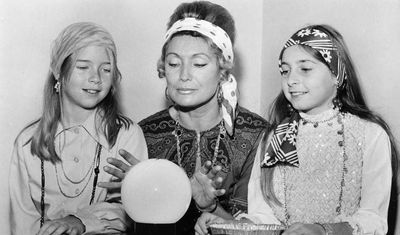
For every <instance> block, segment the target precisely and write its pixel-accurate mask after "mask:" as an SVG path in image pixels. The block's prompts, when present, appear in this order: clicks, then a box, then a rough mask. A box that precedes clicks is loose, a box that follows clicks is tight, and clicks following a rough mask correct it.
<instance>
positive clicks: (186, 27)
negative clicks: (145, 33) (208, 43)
mask: <svg viewBox="0 0 400 235" xmlns="http://www.w3.org/2000/svg"><path fill="white" fill-rule="evenodd" d="M180 31H195V32H198V33H200V34H202V35H204V36H206V37H208V38H210V39H211V40H212V41H213V42H214V43H215V45H217V47H218V48H219V49H221V51H222V54H223V56H224V58H225V60H227V61H229V62H231V63H233V49H232V41H231V39H230V37H229V35H228V34H227V33H226V32H225V31H224V30H223V29H221V28H220V27H218V26H216V25H214V24H212V23H210V22H208V21H206V20H199V19H196V18H190V17H189V18H184V19H181V20H178V21H176V22H175V23H174V24H173V25H172V26H171V28H169V29H168V31H167V33H166V34H165V41H168V40H169V39H170V38H171V37H172V35H174V34H175V33H177V32H180Z"/></svg>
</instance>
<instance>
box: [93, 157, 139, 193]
mask: <svg viewBox="0 0 400 235" xmlns="http://www.w3.org/2000/svg"><path fill="white" fill-rule="evenodd" d="M118 153H119V155H121V157H122V158H124V159H125V160H126V162H124V161H122V160H119V159H117V158H113V157H109V158H107V162H108V163H110V164H111V165H113V166H114V167H110V166H105V167H104V171H105V172H107V173H108V174H110V175H112V176H114V177H116V179H115V180H113V181H110V182H99V183H98V184H97V185H98V186H99V187H102V188H107V189H120V188H121V185H122V180H123V179H124V178H125V175H126V173H127V172H128V171H129V170H130V169H131V168H132V167H133V166H134V165H136V164H138V163H139V162H140V161H139V160H138V159H137V158H135V157H134V156H133V155H132V154H130V153H129V152H127V151H126V150H124V149H120V150H119V151H118Z"/></svg>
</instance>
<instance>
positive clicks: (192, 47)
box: [166, 35, 213, 56]
mask: <svg viewBox="0 0 400 235" xmlns="http://www.w3.org/2000/svg"><path fill="white" fill-rule="evenodd" d="M166 53H167V54H169V53H174V54H177V55H179V56H192V55H196V54H206V55H211V54H213V49H212V48H211V46H210V45H209V44H208V42H207V41H206V40H205V39H204V38H202V37H193V36H190V35H180V36H175V37H173V38H172V39H171V41H170V42H169V43H168V47H167V50H166Z"/></svg>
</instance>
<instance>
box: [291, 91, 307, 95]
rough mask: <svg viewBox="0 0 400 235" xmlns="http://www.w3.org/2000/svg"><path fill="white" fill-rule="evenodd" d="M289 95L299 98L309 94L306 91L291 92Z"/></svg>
mask: <svg viewBox="0 0 400 235" xmlns="http://www.w3.org/2000/svg"><path fill="white" fill-rule="evenodd" d="M289 93H290V94H291V95H292V96H299V95H304V94H307V93H308V92H306V91H289Z"/></svg>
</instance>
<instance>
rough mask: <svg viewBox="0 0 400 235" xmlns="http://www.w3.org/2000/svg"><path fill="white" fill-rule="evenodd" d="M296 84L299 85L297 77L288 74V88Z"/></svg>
mask: <svg viewBox="0 0 400 235" xmlns="http://www.w3.org/2000/svg"><path fill="white" fill-rule="evenodd" d="M297 83H299V78H298V76H296V75H295V73H290V74H288V76H287V84H288V85H289V86H293V85H296V84H297Z"/></svg>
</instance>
